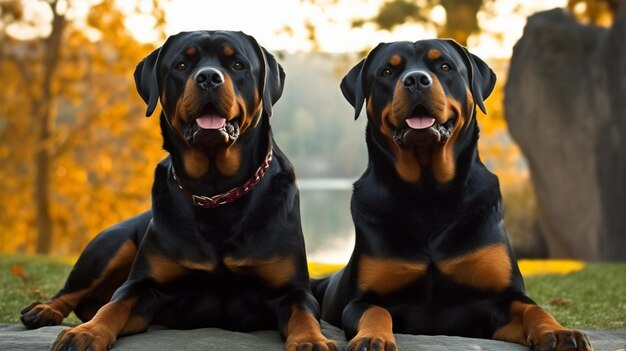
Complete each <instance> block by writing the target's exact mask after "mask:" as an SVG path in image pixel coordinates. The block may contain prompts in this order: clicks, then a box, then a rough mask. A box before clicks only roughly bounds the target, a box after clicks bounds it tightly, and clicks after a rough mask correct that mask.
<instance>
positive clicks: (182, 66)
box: [176, 62, 187, 72]
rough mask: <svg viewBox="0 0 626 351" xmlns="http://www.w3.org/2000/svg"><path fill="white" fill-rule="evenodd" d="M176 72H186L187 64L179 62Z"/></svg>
mask: <svg viewBox="0 0 626 351" xmlns="http://www.w3.org/2000/svg"><path fill="white" fill-rule="evenodd" d="M176 70H177V71H181V72H182V71H186V70H187V64H186V63H184V62H179V63H178V64H177V65H176Z"/></svg>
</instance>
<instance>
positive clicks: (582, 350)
mask: <svg viewBox="0 0 626 351" xmlns="http://www.w3.org/2000/svg"><path fill="white" fill-rule="evenodd" d="M528 347H530V348H531V349H532V350H533V351H593V348H592V347H591V342H590V341H589V338H588V337H587V335H585V334H584V333H582V332H579V331H577V330H570V329H561V330H552V331H545V330H544V331H540V332H535V333H532V334H531V335H529V336H528Z"/></svg>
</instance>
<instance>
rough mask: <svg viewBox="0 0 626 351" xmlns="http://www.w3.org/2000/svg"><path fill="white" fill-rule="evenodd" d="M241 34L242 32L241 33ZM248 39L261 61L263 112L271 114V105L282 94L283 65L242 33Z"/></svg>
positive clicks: (283, 83) (254, 40) (251, 38)
mask: <svg viewBox="0 0 626 351" xmlns="http://www.w3.org/2000/svg"><path fill="white" fill-rule="evenodd" d="M242 34H243V33H242ZM244 36H245V37H246V38H247V39H248V41H249V42H250V43H251V44H252V46H253V47H254V51H255V52H256V54H257V57H258V58H259V61H261V77H262V78H261V79H262V82H261V96H262V101H263V112H264V113H265V114H266V115H267V116H268V117H271V116H272V106H273V105H274V104H275V103H276V101H278V99H279V98H280V97H281V95H283V87H284V86H285V71H284V70H283V67H282V66H281V65H280V64H279V63H278V62H276V59H275V58H274V55H272V54H270V53H269V52H268V51H267V50H265V48H264V47H262V46H261V45H259V43H258V42H257V41H256V39H254V37H252V36H250V35H247V34H244Z"/></svg>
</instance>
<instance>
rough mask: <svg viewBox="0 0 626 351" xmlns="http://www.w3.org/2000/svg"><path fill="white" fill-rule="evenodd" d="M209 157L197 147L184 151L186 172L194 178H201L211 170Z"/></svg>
mask: <svg viewBox="0 0 626 351" xmlns="http://www.w3.org/2000/svg"><path fill="white" fill-rule="evenodd" d="M209 164H210V161H209V158H208V157H207V155H206V154H205V153H204V152H202V151H200V150H197V149H194V148H189V149H187V150H185V151H184V152H183V167H184V168H185V173H186V174H187V175H188V176H190V177H192V178H196V179H197V178H200V177H202V176H203V175H205V174H207V172H208V171H209Z"/></svg>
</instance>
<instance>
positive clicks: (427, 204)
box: [314, 40, 591, 351]
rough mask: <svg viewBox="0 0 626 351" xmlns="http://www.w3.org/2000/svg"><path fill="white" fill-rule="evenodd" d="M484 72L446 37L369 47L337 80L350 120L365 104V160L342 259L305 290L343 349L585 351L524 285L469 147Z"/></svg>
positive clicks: (490, 81)
mask: <svg viewBox="0 0 626 351" xmlns="http://www.w3.org/2000/svg"><path fill="white" fill-rule="evenodd" d="M495 80H496V78H495V75H494V73H493V72H492V71H491V69H490V68H489V67H488V66H487V64H485V63H484V62H483V61H482V60H481V59H479V58H478V57H476V56H474V55H473V54H471V53H469V52H468V51H466V50H465V49H464V48H463V47H461V46H460V45H458V44H457V43H456V42H454V41H449V40H424V41H418V42H415V43H413V42H393V43H384V44H380V45H379V46H378V47H376V48H375V49H374V50H373V51H372V52H371V53H370V54H369V55H368V56H367V58H366V59H364V60H363V61H361V62H360V63H359V64H358V65H356V66H355V67H354V68H352V70H351V71H350V72H349V73H348V74H347V76H346V77H345V78H344V79H343V81H342V83H341V90H342V92H343V94H344V96H345V97H346V99H347V100H348V101H349V102H350V103H351V104H352V105H353V106H354V108H355V110H356V114H355V117H358V115H359V112H360V111H361V109H362V107H363V101H365V106H366V111H367V118H368V124H367V131H366V141H367V146H368V152H369V164H368V167H367V170H366V171H365V173H364V174H363V175H362V176H361V178H360V179H359V180H358V181H357V182H356V183H355V184H354V193H353V196H352V206H351V208H352V217H353V220H354V225H355V229H356V243H355V247H354V251H353V253H352V257H351V259H350V261H349V263H348V265H347V266H346V267H345V268H344V269H343V270H342V271H340V272H338V273H337V274H335V275H333V276H331V277H330V278H327V279H325V280H321V281H317V282H315V283H316V284H317V285H316V286H315V287H314V292H315V294H316V296H317V297H318V300H319V301H320V302H321V304H322V318H323V319H325V320H327V321H328V322H330V323H332V324H334V325H336V326H341V327H343V328H344V330H345V333H346V337H347V338H349V339H351V341H350V343H349V345H348V349H349V350H359V351H360V350H387V351H389V350H396V344H395V338H394V335H393V333H394V332H395V333H408V334H447V335H459V336H468V337H479V338H493V339H497V340H505V341H511V342H516V343H520V344H523V345H528V346H529V347H531V348H532V349H534V350H590V349H591V346H590V343H589V340H588V339H587V337H586V336H585V335H584V334H581V333H580V332H577V331H572V330H569V329H567V328H564V327H562V326H561V325H559V324H558V323H557V322H556V321H555V320H554V318H552V316H550V315H549V314H548V313H547V312H545V311H544V310H542V309H541V308H540V307H538V306H537V305H536V304H535V303H534V302H533V301H532V300H531V299H530V298H528V297H527V296H526V294H525V292H524V283H523V280H522V277H521V275H520V272H519V269H518V267H517V263H516V260H515V258H514V257H513V253H512V252H511V248H510V246H509V243H508V240H507V237H506V234H505V230H504V227H503V222H502V218H503V210H502V200H501V195H500V190H499V185H498V179H497V177H496V176H495V175H493V174H492V173H490V172H489V171H488V170H487V169H486V168H485V166H484V165H483V164H482V163H481V161H480V158H479V156H478V151H477V146H476V144H477V141H478V125H477V123H476V106H478V107H479V108H480V109H481V110H482V111H483V112H484V111H485V107H484V104H483V100H484V99H486V98H487V97H488V96H489V94H490V93H491V91H492V89H493V87H494V84H495Z"/></svg>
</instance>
